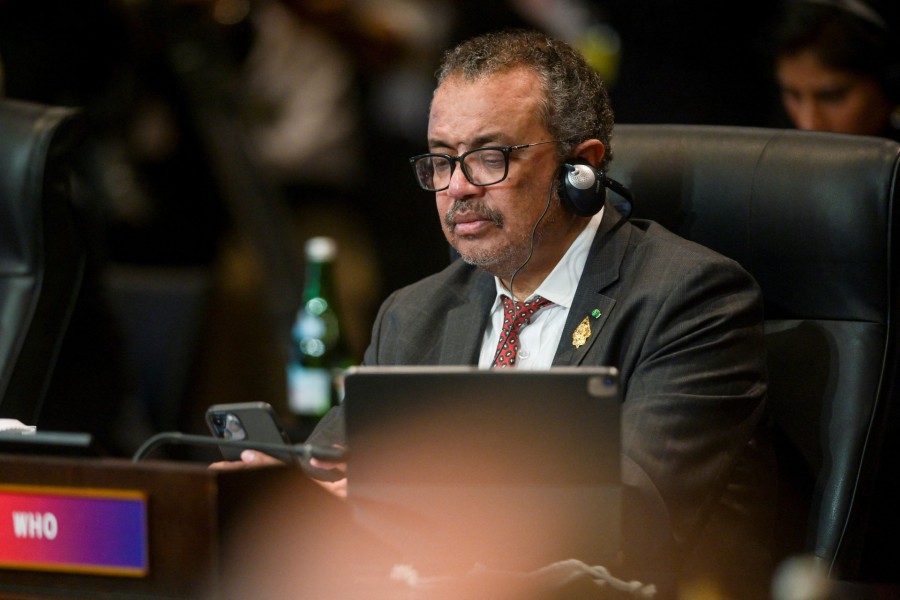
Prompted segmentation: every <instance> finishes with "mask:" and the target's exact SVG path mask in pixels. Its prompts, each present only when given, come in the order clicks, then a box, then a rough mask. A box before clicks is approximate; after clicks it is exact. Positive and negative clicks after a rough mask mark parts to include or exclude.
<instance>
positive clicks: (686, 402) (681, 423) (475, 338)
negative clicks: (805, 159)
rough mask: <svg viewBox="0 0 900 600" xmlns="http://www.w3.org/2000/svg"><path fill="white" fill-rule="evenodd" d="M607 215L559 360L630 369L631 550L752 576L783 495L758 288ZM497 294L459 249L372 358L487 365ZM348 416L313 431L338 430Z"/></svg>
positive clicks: (380, 320) (410, 295)
mask: <svg viewBox="0 0 900 600" xmlns="http://www.w3.org/2000/svg"><path fill="white" fill-rule="evenodd" d="M605 215H607V216H606V217H604V219H603V221H602V223H601V226H600V230H599V231H598V233H597V235H596V237H595V239H594V242H593V244H592V246H591V250H590V253H589V255H588V259H587V263H586V265H585V269H584V272H583V274H582V276H581V280H580V283H579V285H578V289H577V292H576V294H575V298H574V302H573V305H572V308H571V310H570V312H569V316H568V320H567V322H566V326H565V329H564V332H563V336H562V339H561V340H560V342H559V346H558V347H557V350H556V355H555V358H554V361H553V363H554V365H603V366H606V365H611V366H615V367H617V368H618V369H619V371H620V375H621V385H622V389H623V392H624V404H623V428H622V442H623V453H624V457H623V473H624V475H623V476H624V479H625V483H626V485H628V486H630V487H631V488H632V489H633V490H634V492H635V494H636V496H635V500H634V502H631V503H627V507H626V510H627V511H628V512H627V513H626V515H625V519H626V523H625V534H626V538H630V539H631V540H632V541H633V542H635V540H639V541H637V542H635V543H633V544H632V548H634V550H633V554H641V555H643V556H644V557H648V556H649V554H650V553H654V554H655V555H659V556H662V555H663V554H667V555H668V557H669V558H671V557H676V558H675V559H674V562H675V563H676V565H675V568H676V569H678V570H679V571H680V573H681V577H690V576H692V575H691V574H692V573H694V572H695V570H699V571H703V572H706V571H708V570H709V569H710V568H711V562H715V563H717V564H718V563H729V564H722V565H719V566H720V567H721V568H717V569H716V570H717V571H719V572H722V571H727V570H729V569H731V570H735V571H737V572H736V573H734V576H736V577H738V578H741V579H744V578H745V577H747V574H746V572H745V571H746V569H748V568H749V567H748V563H747V556H748V554H750V555H753V556H756V555H757V554H759V555H760V556H762V555H764V554H765V547H764V541H762V540H760V535H761V533H763V532H765V531H767V530H766V527H768V519H769V518H770V517H771V515H770V514H769V509H771V508H772V506H773V504H774V502H773V501H772V494H773V493H774V491H773V488H772V487H771V486H772V485H774V484H773V478H772V464H771V455H770V454H769V452H768V445H767V442H766V435H765V434H766V424H767V420H766V418H765V412H766V408H765V399H766V358H765V346H764V338H763V310H762V299H761V295H760V291H759V289H758V286H757V284H756V282H755V281H754V280H753V279H752V277H751V276H750V275H749V274H748V273H747V272H746V271H744V270H743V269H742V268H741V267H740V266H739V265H738V264H737V263H736V262H734V261H732V260H730V259H727V258H725V257H723V256H721V255H719V254H716V253H714V252H712V251H711V250H709V249H706V248H704V247H702V246H699V245H697V244H695V243H692V242H690V241H687V240H684V239H682V238H680V237H678V236H676V235H674V234H672V233H670V232H668V231H667V230H665V229H664V228H663V227H661V226H660V225H658V224H656V223H653V222H649V221H630V222H629V221H625V220H623V219H620V217H619V215H618V213H617V212H615V210H614V209H613V208H611V207H610V206H607V209H606V212H605ZM494 295H495V287H494V281H493V277H492V276H491V275H489V274H487V273H486V272H484V271H482V270H480V269H477V268H474V267H471V266H469V265H466V264H465V263H464V262H463V261H461V260H457V261H456V262H454V263H453V264H451V265H450V266H449V267H447V268H446V269H444V270H443V271H441V272H440V273H437V274H435V275H432V276H430V277H428V278H426V279H423V280H422V281H419V282H417V283H415V284H413V285H410V286H408V287H406V288H403V289H401V290H399V291H397V292H395V293H394V294H392V295H391V296H390V297H389V298H388V299H387V300H386V301H385V302H384V304H383V305H382V306H381V309H380V310H379V313H378V316H377V318H376V321H375V325H374V328H373V335H372V340H371V344H370V346H369V348H368V350H367V351H366V355H365V364H368V365H472V364H476V363H477V361H478V356H479V352H480V347H481V341H482V335H483V331H484V328H485V325H486V321H487V318H488V311H489V309H490V307H491V304H492V302H493V300H494ZM594 309H599V311H600V313H601V316H600V317H598V318H592V319H591V330H592V335H591V336H590V338H589V339H588V340H587V343H586V344H584V345H583V346H581V347H578V348H576V347H575V346H574V345H573V344H572V332H573V331H574V330H575V328H576V327H577V326H578V324H579V323H580V322H581V321H582V320H583V319H584V318H585V317H586V316H588V315H590V314H591V313H592V311H594ZM338 417H339V413H335V414H330V415H329V417H328V418H327V419H326V420H325V421H323V423H322V427H321V428H320V431H317V432H316V433H315V434H314V435H313V436H312V437H311V438H310V441H311V442H314V443H328V442H334V441H339V438H340V436H341V433H340V425H339V418H338ZM666 531H667V532H666ZM662 540H666V541H670V542H671V543H672V545H673V546H672V547H674V548H677V550H676V551H674V552H670V551H671V548H672V547H668V546H663V545H661V541H662ZM754 540H760V541H759V543H755V542H754ZM627 541H628V539H626V543H627ZM651 546H652V547H653V548H654V549H651ZM633 558H634V557H633ZM656 560H657V559H656V558H654V561H656ZM733 561H740V562H741V565H740V567H738V566H737V565H736V564H730V563H732V562H733ZM751 562H753V561H751ZM754 564H758V565H759V566H758V567H755V568H757V569H765V568H766V566H765V565H763V564H762V563H760V562H759V561H756V562H755V563H754ZM759 577H761V578H763V579H765V578H766V574H764V573H760V574H759ZM741 585H742V586H743V587H746V584H741Z"/></svg>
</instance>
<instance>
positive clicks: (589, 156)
mask: <svg viewBox="0 0 900 600" xmlns="http://www.w3.org/2000/svg"><path fill="white" fill-rule="evenodd" d="M572 156H573V157H574V158H576V159H579V160H583V161H585V162H586V163H588V164H589V165H591V166H593V167H595V168H598V169H599V168H600V165H601V164H602V163H603V157H604V156H606V146H604V145H603V142H601V141H600V140H598V139H590V140H584V141H583V142H581V143H580V144H578V145H577V146H575V148H574V149H573V150H572Z"/></svg>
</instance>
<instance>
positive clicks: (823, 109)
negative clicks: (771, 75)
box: [776, 51, 893, 135]
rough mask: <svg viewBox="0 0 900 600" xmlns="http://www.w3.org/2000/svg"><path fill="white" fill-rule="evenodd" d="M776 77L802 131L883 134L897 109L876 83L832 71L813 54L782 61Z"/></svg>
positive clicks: (789, 114)
mask: <svg viewBox="0 0 900 600" xmlns="http://www.w3.org/2000/svg"><path fill="white" fill-rule="evenodd" d="M776 76H777V78H778V84H779V86H780V87H781V97H782V101H783V103H784V108H785V110H786V111H787V113H788V116H789V117H790V119H791V121H792V122H793V123H794V126H795V127H797V128H798V129H807V130H813V131H834V132H838V133H856V134H863V135H879V134H881V132H882V131H883V130H884V128H885V127H886V126H887V123H888V120H889V118H890V114H891V111H892V110H893V105H892V104H891V103H890V101H889V100H888V98H887V96H886V95H885V94H884V92H883V91H882V90H881V88H879V86H878V83H877V82H876V81H874V80H873V79H871V78H868V77H863V76H861V75H856V74H854V73H848V72H844V71H835V70H833V69H829V68H827V67H825V66H824V65H822V63H821V62H819V59H818V57H817V56H816V55H815V54H813V53H812V52H808V51H807V52H802V53H800V54H797V55H796V56H790V57H783V58H781V59H779V61H778V64H777V66H776Z"/></svg>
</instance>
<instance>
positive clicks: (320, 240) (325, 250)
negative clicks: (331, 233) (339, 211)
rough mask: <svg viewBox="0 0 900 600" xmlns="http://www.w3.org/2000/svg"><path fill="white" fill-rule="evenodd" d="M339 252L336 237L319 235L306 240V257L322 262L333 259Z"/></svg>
mask: <svg viewBox="0 0 900 600" xmlns="http://www.w3.org/2000/svg"><path fill="white" fill-rule="evenodd" d="M335 254H337V243H335V241H334V238H330V237H327V236H317V237H313V238H309V239H308V240H306V257H307V258H308V259H309V260H313V261H316V262H322V261H327V260H332V259H333V258H334V255H335Z"/></svg>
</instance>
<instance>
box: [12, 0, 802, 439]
mask: <svg viewBox="0 0 900 600" xmlns="http://www.w3.org/2000/svg"><path fill="white" fill-rule="evenodd" d="M783 5H784V2H781V1H775V0H758V1H756V2H743V3H730V2H729V3H725V2H719V1H714V0H690V1H687V0H678V1H676V0H653V1H649V0H598V1H589V0H582V1H579V0H518V1H508V2H502V1H492V0H479V1H477V2H475V1H470V0H454V1H440V0H343V1H341V0H332V1H328V0H306V1H304V0H78V1H77V2H73V1H71V0H0V65H2V91H3V94H4V95H5V96H6V97H8V98H15V99H21V100H31V101H36V102H42V103H47V104H53V105H62V106H71V107H79V108H82V109H83V111H84V112H85V114H86V116H87V118H88V122H89V125H90V135H89V138H88V140H87V142H86V143H85V145H84V148H83V150H82V151H81V152H80V153H79V157H78V165H77V175H78V187H77V190H76V191H77V193H78V194H77V197H78V202H79V206H80V209H81V211H82V213H83V217H84V224H85V228H86V230H87V231H88V232H89V236H90V241H91V253H92V265H93V267H94V268H93V269H92V274H93V276H94V280H93V284H92V285H93V287H92V288H91V290H92V293H91V295H90V296H88V297H86V299H85V301H84V303H83V306H81V307H80V312H79V314H78V315H77V316H76V318H75V319H74V321H73V324H72V328H71V330H70V334H69V337H68V338H67V341H66V346H64V348H63V351H62V354H61V356H60V362H59V365H58V367H57V372H56V374H55V377H54V382H53V385H52V387H51V389H50V392H49V395H48V399H47V404H48V405H50V406H53V405H56V406H59V407H67V408H64V409H60V410H56V411H55V412H54V411H50V412H53V414H55V415H56V416H54V417H52V420H49V421H47V422H44V423H40V424H39V425H40V426H41V427H42V428H44V429H58V430H78V431H85V430H86V431H90V432H92V433H94V434H95V435H97V436H98V438H99V439H100V440H101V442H102V443H103V445H104V446H105V447H106V448H107V449H108V451H109V452H111V453H113V454H122V455H130V454H131V453H132V452H133V451H134V450H135V448H136V447H137V446H138V445H139V444H140V443H141V442H143V441H144V440H145V439H146V438H147V437H149V436H150V435H152V434H153V433H155V432H157V431H164V430H179V431H185V432H204V433H205V431H206V429H205V425H204V423H203V418H202V414H203V412H204V411H205V409H206V408H207V407H208V406H209V405H211V404H215V403H226V402H245V401H257V400H262V401H266V402H269V403H270V404H272V405H273V406H275V407H276V409H277V410H279V411H280V412H282V414H283V416H284V417H285V419H290V415H289V414H288V413H287V411H286V406H285V377H284V361H285V350H286V346H287V339H288V332H289V329H290V325H291V321H292V319H293V315H294V313H295V312H296V310H297V308H298V305H299V303H300V299H301V293H302V285H303V276H304V270H303V269H304V265H303V262H304V257H303V244H304V241H305V240H306V239H308V238H309V237H312V236H317V235H328V236H332V237H334V238H335V239H336V240H337V244H338V256H337V275H338V283H339V295H340V308H341V319H342V323H343V325H344V331H345V333H346V337H347V342H348V344H349V346H350V348H351V351H352V353H353V354H354V356H355V358H356V359H357V360H359V359H361V357H362V353H363V351H364V349H365V346H366V344H367V341H368V337H369V328H370V327H371V323H372V320H373V318H374V315H375V311H376V310H377V308H378V305H379V304H380V302H381V301H382V300H383V299H384V298H385V297H386V296H387V294H388V293H390V292H391V291H392V290H394V289H396V288H398V287H400V286H402V285H405V284H407V283H411V282H413V281H415V280H417V279H420V278H421V277H423V276H425V275H428V274H430V273H432V272H434V271H436V270H439V269H441V268H442V267H443V266H444V265H445V264H446V263H447V261H448V251H447V246H446V244H445V241H444V239H443V236H442V234H441V232H440V228H439V223H438V220H437V214H436V211H435V209H434V205H433V198H432V195H430V194H427V193H425V192H422V191H420V190H419V189H418V188H417V187H416V185H415V184H414V182H413V178H412V176H411V173H410V172H409V167H408V166H407V160H406V159H407V158H408V157H409V156H412V155H414V154H417V153H420V152H422V151H423V150H424V149H425V130H426V126H427V113H428V103H429V99H430V96H431V92H432V89H433V83H434V79H433V73H434V70H435V68H436V66H437V63H438V61H439V58H440V54H441V52H442V50H444V49H446V48H447V47H448V46H450V45H452V44H453V43H455V42H457V41H460V40H461V39H463V38H466V37H469V36H471V35H473V34H476V33H481V32H485V31H489V30H492V29H497V28H501V27H507V26H530V27H536V28H540V29H543V30H545V31H547V32H549V33H551V34H553V35H556V36H558V37H561V38H563V39H565V40H567V41H569V42H570V43H572V44H574V45H576V46H577V47H578V48H579V49H581V50H582V51H583V52H584V53H585V56H586V57H588V59H589V60H590V62H591V64H593V65H594V66H595V67H596V68H597V69H598V70H599V71H600V72H601V73H602V74H603V75H604V77H605V79H606V81H607V83H608V85H609V90H610V93H611V96H612V100H613V108H614V111H615V113H616V121H617V122H619V123H689V124H690V123H693V124H725V125H744V126H779V127H781V126H784V127H787V126H789V125H788V121H787V119H786V118H785V116H784V114H783V111H782V109H781V106H780V101H779V95H778V90H777V87H776V85H775V82H774V79H773V77H772V68H771V57H770V52H771V34H772V26H773V23H774V20H775V18H776V15H777V14H778V11H779V10H781V9H782V8H783ZM48 418H50V417H48Z"/></svg>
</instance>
